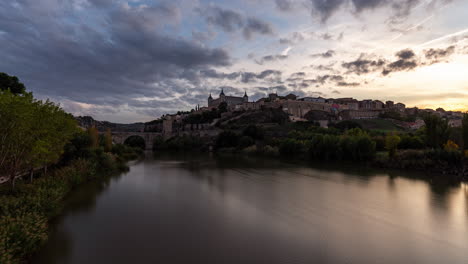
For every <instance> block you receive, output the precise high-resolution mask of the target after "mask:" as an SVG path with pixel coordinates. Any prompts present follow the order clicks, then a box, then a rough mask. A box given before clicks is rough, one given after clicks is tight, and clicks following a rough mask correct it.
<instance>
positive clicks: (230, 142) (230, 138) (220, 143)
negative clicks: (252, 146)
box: [216, 130, 239, 149]
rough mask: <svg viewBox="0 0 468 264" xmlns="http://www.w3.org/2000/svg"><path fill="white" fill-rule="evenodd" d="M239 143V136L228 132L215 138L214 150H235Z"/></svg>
mask: <svg viewBox="0 0 468 264" xmlns="http://www.w3.org/2000/svg"><path fill="white" fill-rule="evenodd" d="M238 142H239V136H238V135H237V134H236V133H234V132H232V131H229V130H226V131H223V132H221V133H220V134H219V135H218V137H217V138H216V148H217V149H220V148H235V147H237V145H238Z"/></svg>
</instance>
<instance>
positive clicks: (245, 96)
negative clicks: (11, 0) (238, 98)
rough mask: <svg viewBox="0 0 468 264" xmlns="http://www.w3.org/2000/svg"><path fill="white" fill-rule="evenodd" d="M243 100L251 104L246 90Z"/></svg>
mask: <svg viewBox="0 0 468 264" xmlns="http://www.w3.org/2000/svg"><path fill="white" fill-rule="evenodd" d="M243 99H244V103H247V102H249V97H248V96H247V90H246V91H245V93H244V97H243Z"/></svg>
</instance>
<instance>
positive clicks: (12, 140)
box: [0, 90, 77, 187]
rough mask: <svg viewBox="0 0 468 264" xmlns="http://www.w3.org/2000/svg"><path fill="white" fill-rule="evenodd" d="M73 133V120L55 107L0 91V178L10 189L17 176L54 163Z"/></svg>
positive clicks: (25, 94)
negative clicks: (2, 176)
mask: <svg viewBox="0 0 468 264" xmlns="http://www.w3.org/2000/svg"><path fill="white" fill-rule="evenodd" d="M76 131H77V125H76V122H75V120H74V119H73V117H72V116H71V115H70V114H67V113H65V112H64V111H63V110H62V109H61V108H60V107H59V106H58V105H55V104H54V103H52V102H50V101H45V102H43V101H38V100H35V99H34V98H33V96H32V94H31V93H23V94H21V95H15V94H13V93H12V92H11V91H9V90H6V91H0V174H1V175H8V176H9V178H10V180H11V183H12V186H13V187H14V184H15V179H16V176H17V175H18V174H21V173H24V172H25V171H26V170H31V169H32V168H35V167H37V166H43V167H45V168H47V165H48V164H51V163H55V162H56V161H58V159H59V158H60V156H61V154H62V153H63V149H64V146H65V144H67V142H68V141H69V140H70V139H71V138H72V136H73V134H74V133H75V132H76Z"/></svg>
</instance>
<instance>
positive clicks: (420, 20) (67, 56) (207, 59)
mask: <svg viewBox="0 0 468 264" xmlns="http://www.w3.org/2000/svg"><path fill="white" fill-rule="evenodd" d="M0 72H6V73H8V74H10V75H16V76H18V77H19V78H20V79H21V80H22V81H23V82H24V83H25V85H26V87H27V88H28V89H29V90H30V91H33V92H34V94H35V95H36V96H37V97H39V98H41V99H45V98H50V99H51V100H53V101H56V102H60V104H61V105H62V106H63V107H64V109H65V110H67V111H69V112H71V113H73V114H76V115H92V116H93V117H94V118H96V119H98V120H108V121H113V122H138V121H150V120H153V119H156V118H157V117H159V116H160V115H162V114H164V113H173V112H175V111H177V110H189V109H191V108H194V107H195V105H196V104H200V105H201V106H204V105H206V99H207V97H208V95H209V93H210V92H211V93H213V96H214V97H215V98H216V97H217V96H218V94H219V91H220V89H221V88H222V87H223V88H224V91H225V93H227V94H232V95H239V96H241V95H243V93H244V90H246V91H247V93H248V95H249V96H250V99H251V100H256V99H258V98H260V97H263V96H265V95H266V94H268V93H270V92H278V94H280V95H281V94H287V93H290V92H293V93H296V94H298V95H300V96H322V97H335V98H338V97H354V98H357V99H370V98H372V99H380V100H382V101H385V100H394V101H401V102H403V103H405V104H406V105H407V106H418V107H421V108H425V107H430V108H436V107H439V106H440V107H443V108H445V109H446V110H447V109H450V110H467V109H468V1H466V0H239V1H203V0H198V1H196V0H194V1H189V0H171V1H149V0H141V1H139V0H130V1H128V0H127V1H120V0H11V1H1V2H0Z"/></svg>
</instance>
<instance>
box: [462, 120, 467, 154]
mask: <svg viewBox="0 0 468 264" xmlns="http://www.w3.org/2000/svg"><path fill="white" fill-rule="evenodd" d="M462 138H463V149H464V150H468V113H465V114H463V120H462Z"/></svg>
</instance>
